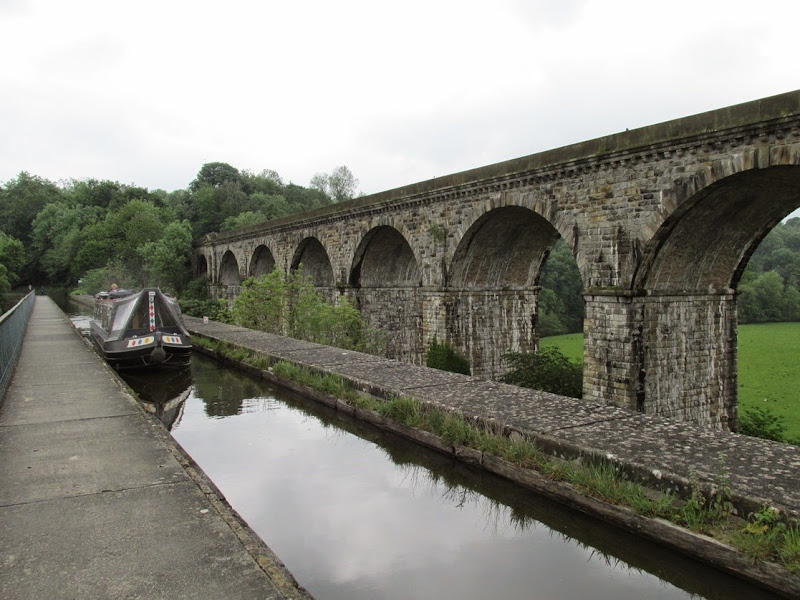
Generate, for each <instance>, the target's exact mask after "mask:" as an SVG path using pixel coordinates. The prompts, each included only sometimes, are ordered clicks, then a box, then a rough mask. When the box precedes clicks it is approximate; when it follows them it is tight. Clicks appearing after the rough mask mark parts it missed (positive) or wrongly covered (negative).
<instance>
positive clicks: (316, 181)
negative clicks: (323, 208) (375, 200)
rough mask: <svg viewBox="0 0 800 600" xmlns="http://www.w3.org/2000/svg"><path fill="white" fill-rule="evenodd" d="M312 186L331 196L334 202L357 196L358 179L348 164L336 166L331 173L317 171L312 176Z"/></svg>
mask: <svg viewBox="0 0 800 600" xmlns="http://www.w3.org/2000/svg"><path fill="white" fill-rule="evenodd" d="M310 185H311V187H312V188H313V189H315V190H318V191H320V192H323V193H324V194H326V195H327V196H330V197H331V199H332V200H333V201H334V202H343V201H344V200H350V199H352V198H355V196H356V191H357V190H358V179H356V178H355V176H354V175H353V173H352V172H351V171H350V169H348V168H347V167H346V166H344V165H342V166H339V167H336V168H335V169H334V170H333V171H331V173H330V175H328V174H326V173H317V174H315V175H314V176H313V177H312V178H311V184H310Z"/></svg>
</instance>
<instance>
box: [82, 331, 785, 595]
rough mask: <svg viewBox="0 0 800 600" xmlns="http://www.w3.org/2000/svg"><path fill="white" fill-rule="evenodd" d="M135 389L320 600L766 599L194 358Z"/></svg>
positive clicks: (134, 378) (144, 378) (142, 379)
mask: <svg viewBox="0 0 800 600" xmlns="http://www.w3.org/2000/svg"><path fill="white" fill-rule="evenodd" d="M75 319H78V320H80V317H75ZM125 377H126V378H127V380H128V382H129V384H130V385H131V386H132V387H133V388H134V389H135V390H136V391H137V393H138V394H139V396H140V401H142V402H143V403H144V404H145V407H146V408H148V410H150V411H151V412H153V413H155V414H158V415H159V416H160V418H162V420H163V421H164V423H165V425H167V427H168V428H170V430H171V432H172V435H173V436H174V437H175V439H176V440H177V441H178V442H179V443H180V444H181V446H183V448H184V449H185V450H186V451H187V452H188V453H189V454H190V455H191V456H192V457H193V458H194V460H196V461H197V463H198V464H199V465H200V466H201V468H202V469H203V470H204V471H205V472H206V474H207V475H208V476H209V477H210V478H211V479H212V480H213V481H214V483H215V484H216V485H217V486H218V487H219V489H220V490H221V491H222V493H223V494H224V495H225V497H226V498H227V500H228V501H229V502H230V504H231V505H232V506H233V507H234V509H235V510H236V511H237V512H239V514H240V515H241V516H242V517H243V518H244V519H245V520H246V521H247V522H248V524H249V525H250V526H251V527H252V528H253V529H254V530H255V531H256V532H257V533H258V534H259V535H260V536H261V537H262V539H264V541H265V542H266V543H267V544H268V545H269V546H270V547H271V548H272V549H273V550H274V551H275V553H276V554H277V555H278V556H279V557H280V558H281V560H282V561H283V562H284V563H285V564H286V566H287V567H288V568H289V570H290V571H291V572H292V573H293V574H294V575H295V577H296V578H297V579H298V581H299V582H300V584H301V585H303V586H304V587H305V588H306V589H308V590H309V592H310V593H311V594H312V595H313V596H314V597H315V598H317V599H318V600H328V599H348V600H355V599H362V598H363V599H366V598H370V599H375V598H380V599H384V598H385V599H394V598H397V599H400V598H402V599H404V600H405V599H409V598H436V599H447V598H458V599H460V600H461V599H472V598H475V599H478V598H480V599H485V598H488V597H492V598H515V599H517V598H535V599H574V598H592V599H605V598H608V599H612V598H613V599H628V598H630V599H634V598H635V599H648V598H652V599H656V598H658V599H662V598H725V599H726V600H731V599H738V598H741V599H745V598H747V599H758V598H769V597H771V596H769V595H768V594H765V593H763V592H760V591H759V590H758V589H756V588H753V587H751V586H749V585H747V584H745V583H743V582H741V581H738V580H736V579H735V578H732V577H728V576H725V575H723V574H721V573H719V572H717V571H715V570H713V569H710V568H707V567H705V566H703V565H700V564H698V563H696V562H694V561H690V560H687V559H685V558H683V557H681V556H679V555H677V554H675V553H673V552H670V551H667V550H666V549H664V548H661V547H659V546H657V545H655V544H651V543H649V542H646V541H644V540H642V539H639V538H638V537H636V536H633V535H630V534H627V533H624V532H621V531H619V530H617V529H616V528H612V527H608V526H606V525H605V524H603V523H601V522H598V521H596V520H594V519H591V518H588V517H586V516H585V515H582V514H580V513H576V512H573V511H569V510H566V509H564V508H563V507H560V506H558V505H556V504H554V503H552V502H549V501H547V500H545V499H543V498H540V497H538V496H536V495H534V494H532V493H529V492H527V491H525V490H522V489H520V488H519V487H518V486H515V485H512V484H510V483H508V482H506V481H504V480H502V479H500V478H497V477H494V476H491V475H489V474H487V473H484V472H481V471H479V470H475V469H473V468H471V467H467V466H465V465H462V464H460V463H457V462H455V461H453V460H451V459H449V458H447V457H444V456H441V455H439V454H437V453H434V452H432V451H428V450H426V449H423V448H419V447H417V446H416V445H414V444H412V443H410V442H407V441H405V440H403V439H401V438H397V437H395V436H393V435H389V434H386V433H383V432H380V431H379V430H376V429H375V428H373V427H371V426H369V425H367V424H364V423H362V422H359V421H356V420H354V419H352V418H351V417H348V416H347V415H342V414H340V413H337V412H336V411H334V410H331V409H329V408H327V407H325V406H322V405H319V404H318V403H315V402H313V401H311V400H308V399H305V398H303V397H300V396H297V395H296V394H293V393H291V392H288V391H286V390H283V389H281V388H278V387H274V386H271V385H269V384H267V383H265V382H263V381H261V380H257V379H253V378H251V377H249V376H247V375H245V374H243V373H241V372H239V371H236V370H233V369H229V368H225V367H223V366H221V365H220V364H219V363H216V362H215V361H213V360H211V359H209V358H206V357H204V356H202V355H200V354H198V353H195V355H194V356H193V358H192V364H191V368H190V370H187V371H184V372H182V373H169V372H167V373H164V374H155V375H153V374H151V375H141V374H135V375H126V376H125Z"/></svg>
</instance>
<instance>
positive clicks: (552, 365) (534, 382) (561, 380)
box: [501, 347, 583, 398]
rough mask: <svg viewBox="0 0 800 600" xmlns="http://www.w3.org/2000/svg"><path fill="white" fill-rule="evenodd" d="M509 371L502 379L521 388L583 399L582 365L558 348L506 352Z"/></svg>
mask: <svg viewBox="0 0 800 600" xmlns="http://www.w3.org/2000/svg"><path fill="white" fill-rule="evenodd" d="M505 359H506V361H507V363H508V365H509V370H508V371H507V372H506V374H505V375H503V376H502V377H501V381H503V382H505V383H511V384H513V385H518V386H521V387H526V388H532V389H535V390H542V391H544V392H552V393H554V394H561V395H562V396H571V397H573V398H580V397H581V396H582V394H583V373H582V370H581V367H580V366H579V365H576V364H575V363H572V362H570V360H569V359H568V358H567V357H566V356H564V355H563V354H562V353H561V351H559V350H558V349H557V348H552V347H551V348H543V349H541V350H540V351H539V352H536V353H535V352H511V353H508V354H506V355H505Z"/></svg>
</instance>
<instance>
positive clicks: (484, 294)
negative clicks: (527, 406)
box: [440, 205, 560, 378]
mask: <svg viewBox="0 0 800 600" xmlns="http://www.w3.org/2000/svg"><path fill="white" fill-rule="evenodd" d="M559 237H560V235H559V232H558V231H557V230H556V228H555V227H554V226H553V225H552V224H551V223H550V222H549V221H548V220H547V219H545V218H544V217H543V216H541V215H540V214H538V213H536V212H535V211H533V210H531V209H530V208H525V207H522V206H517V205H502V206H497V207H494V208H490V210H488V212H485V213H484V214H482V215H481V216H480V217H478V218H477V219H476V220H475V221H474V222H473V223H472V224H471V225H470V226H469V227H468V228H467V230H466V232H465V233H464V234H463V235H462V236H461V240H460V241H459V243H458V246H457V248H456V250H455V252H454V253H453V257H452V260H451V263H450V268H449V270H448V273H449V276H448V277H447V281H446V286H445V289H446V290H447V293H446V297H445V300H444V302H443V305H444V306H443V312H444V315H443V317H442V318H440V320H441V321H443V322H444V323H445V327H446V332H445V333H446V335H445V338H446V341H448V342H449V343H451V344H452V345H454V346H455V347H456V348H458V349H459V350H460V351H461V352H463V353H464V354H465V355H466V356H467V358H468V359H469V361H470V366H471V369H472V374H473V375H477V376H480V377H488V378H494V377H497V376H499V375H502V373H503V372H504V370H505V363H504V360H503V356H504V355H505V354H506V353H507V352H509V351H512V352H528V351H534V350H536V349H537V348H538V333H537V327H538V293H539V288H538V279H539V276H540V274H541V268H542V264H543V263H544V261H545V259H546V258H547V256H548V254H549V252H550V249H551V248H552V247H553V246H554V245H555V243H556V242H557V241H558V239H559Z"/></svg>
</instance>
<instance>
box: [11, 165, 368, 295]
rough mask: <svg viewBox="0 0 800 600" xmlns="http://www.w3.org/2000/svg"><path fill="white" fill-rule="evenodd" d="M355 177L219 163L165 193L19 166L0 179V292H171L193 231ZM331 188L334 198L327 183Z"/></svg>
mask: <svg viewBox="0 0 800 600" xmlns="http://www.w3.org/2000/svg"><path fill="white" fill-rule="evenodd" d="M334 184H335V185H334ZM357 184H358V182H357V180H356V179H355V178H354V177H353V176H352V174H351V173H350V171H349V169H347V167H338V168H337V169H335V170H334V171H333V173H332V174H331V175H325V174H324V173H318V174H317V175H315V176H314V179H313V185H312V186H311V187H303V186H300V185H296V184H294V183H291V182H289V183H285V182H284V181H283V180H282V179H281V177H280V176H279V175H278V173H276V172H275V171H269V170H265V171H262V172H261V173H258V174H255V173H251V172H249V171H240V170H238V169H236V168H235V167H233V166H231V165H228V164H226V163H221V162H215V163H207V164H205V165H203V166H202V168H201V169H200V171H199V172H198V174H197V177H196V178H195V179H194V180H193V181H192V182H191V183H190V184H189V185H188V187H187V188H186V189H184V190H177V191H174V192H169V193H167V192H165V191H163V190H154V191H151V190H148V189H146V188H141V187H137V186H132V185H125V184H121V183H118V182H114V181H100V180H95V179H88V180H80V181H77V180H72V181H68V182H65V183H58V184H56V183H53V182H51V181H48V180H46V179H43V178H41V177H37V176H35V175H30V174H28V173H24V172H23V173H20V174H19V175H18V176H17V177H16V178H15V179H12V180H10V181H8V182H6V183H5V184H3V185H0V293H2V292H6V291H8V290H10V289H11V288H12V287H14V286H26V285H27V284H32V285H36V286H38V285H45V284H46V285H48V286H52V285H55V286H59V287H62V286H63V287H69V288H72V287H75V286H76V285H78V281H80V282H81V283H80V289H82V290H83V291H85V292H89V293H93V292H95V291H97V290H98V289H103V288H105V287H106V286H108V285H109V283H110V282H112V281H113V282H116V283H118V284H119V285H121V286H129V287H141V286H145V285H157V286H160V287H162V288H164V289H166V290H169V291H171V292H173V293H177V292H179V291H181V290H183V289H184V287H185V286H186V285H187V283H188V280H189V276H190V268H189V262H190V259H191V250H192V248H191V245H192V240H193V239H197V238H200V237H202V236H203V235H205V234H207V233H209V232H212V231H225V230H228V229H234V228H237V227H241V226H244V225H251V224H256V223H259V222H263V221H267V220H269V219H275V218H278V217H282V216H286V215H289V214H292V213H296V212H300V211H305V210H310V209H313V208H317V207H320V206H325V205H328V204H331V203H332V202H334V201H335V200H343V199H347V198H349V197H352V196H353V195H355V186H356V185H357ZM334 189H335V193H336V197H335V198H334V197H332V196H331V195H329V193H328V191H326V190H334Z"/></svg>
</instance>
